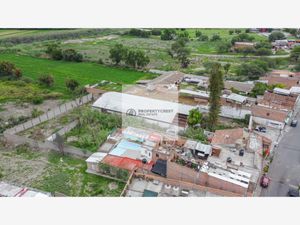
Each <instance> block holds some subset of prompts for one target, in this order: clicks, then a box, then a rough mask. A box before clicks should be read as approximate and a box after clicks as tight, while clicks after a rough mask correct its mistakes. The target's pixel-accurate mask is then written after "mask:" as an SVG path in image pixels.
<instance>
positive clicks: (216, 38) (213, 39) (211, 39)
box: [210, 34, 221, 41]
mask: <svg viewBox="0 0 300 225" xmlns="http://www.w3.org/2000/svg"><path fill="white" fill-rule="evenodd" d="M220 40H221V37H220V35H218V34H213V36H212V37H211V38H210V41H220Z"/></svg>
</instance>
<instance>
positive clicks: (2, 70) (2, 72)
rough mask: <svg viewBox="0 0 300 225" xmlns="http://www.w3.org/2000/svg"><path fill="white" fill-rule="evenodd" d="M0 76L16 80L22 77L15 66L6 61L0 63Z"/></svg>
mask: <svg viewBox="0 0 300 225" xmlns="http://www.w3.org/2000/svg"><path fill="white" fill-rule="evenodd" d="M1 76H3V77H4V76H8V77H12V78H17V79H18V78H20V77H22V72H21V70H20V69H19V68H17V67H16V66H15V64H13V63H11V62H8V61H2V62H0V77H1Z"/></svg>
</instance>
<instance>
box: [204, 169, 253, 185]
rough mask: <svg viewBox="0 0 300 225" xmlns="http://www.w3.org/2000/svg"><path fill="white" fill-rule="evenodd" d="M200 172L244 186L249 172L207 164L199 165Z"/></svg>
mask: <svg viewBox="0 0 300 225" xmlns="http://www.w3.org/2000/svg"><path fill="white" fill-rule="evenodd" d="M201 171H202V172H206V173H207V174H208V175H209V176H213V177H216V178H218V179H221V180H224V181H227V182H230V183H233V184H236V185H239V186H241V187H244V188H248V186H249V182H250V178H251V174H250V173H247V172H244V171H240V170H233V169H227V170H225V169H222V168H212V167H209V166H208V165H203V166H202V167H201Z"/></svg>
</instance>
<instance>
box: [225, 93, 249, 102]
mask: <svg viewBox="0 0 300 225" xmlns="http://www.w3.org/2000/svg"><path fill="white" fill-rule="evenodd" d="M224 97H225V98H227V99H230V100H233V101H236V102H240V103H244V102H245V101H246V100H247V97H245V96H243V95H238V94H235V93H232V94H230V95H228V96H226V95H224Z"/></svg>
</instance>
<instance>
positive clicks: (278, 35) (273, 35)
mask: <svg viewBox="0 0 300 225" xmlns="http://www.w3.org/2000/svg"><path fill="white" fill-rule="evenodd" d="M282 39H285V35H284V34H283V33H282V32H280V31H274V32H272V33H271V34H270V35H269V41H270V42H272V41H276V40H282Z"/></svg>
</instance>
